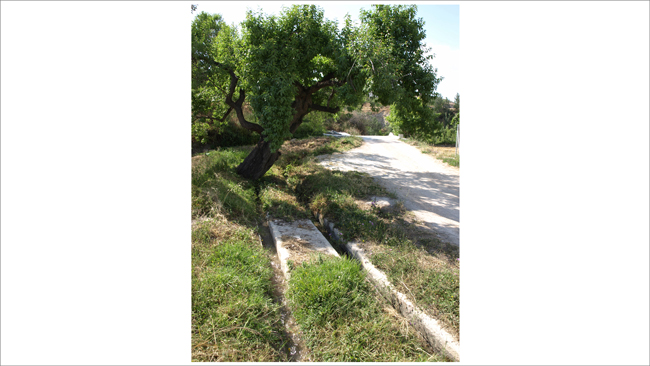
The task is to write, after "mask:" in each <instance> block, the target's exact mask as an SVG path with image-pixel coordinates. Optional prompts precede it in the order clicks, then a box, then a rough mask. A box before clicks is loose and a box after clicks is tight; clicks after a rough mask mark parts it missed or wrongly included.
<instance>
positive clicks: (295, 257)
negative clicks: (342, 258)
mask: <svg viewBox="0 0 650 366" xmlns="http://www.w3.org/2000/svg"><path fill="white" fill-rule="evenodd" d="M269 229H271V236H273V241H274V242H275V248H276V250H277V252H278V258H279V259H280V267H281V268H282V272H284V276H285V278H287V279H289V276H290V273H289V272H290V268H289V265H288V261H292V262H293V263H294V264H295V265H299V264H300V263H302V262H303V261H305V260H308V259H309V258H310V257H311V255H312V254H316V253H321V254H323V255H331V256H335V257H339V254H338V253H337V252H336V250H335V249H334V248H333V247H332V245H331V244H330V243H329V242H328V241H327V239H325V237H324V236H323V234H321V232H320V231H318V229H317V228H316V226H314V223H312V222H311V220H297V221H294V222H286V221H283V220H269Z"/></svg>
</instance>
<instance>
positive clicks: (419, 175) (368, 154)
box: [318, 136, 460, 246]
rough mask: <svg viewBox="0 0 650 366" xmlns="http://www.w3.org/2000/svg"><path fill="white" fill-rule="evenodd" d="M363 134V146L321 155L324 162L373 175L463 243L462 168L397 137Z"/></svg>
mask: <svg viewBox="0 0 650 366" xmlns="http://www.w3.org/2000/svg"><path fill="white" fill-rule="evenodd" d="M361 137H362V138H363V141H364V144H363V145H362V146H361V147H358V148H356V149H353V150H349V151H346V152H344V153H336V154H332V155H322V156H319V157H318V160H319V161H320V164H321V165H323V166H325V167H327V168H329V169H332V170H341V171H349V170H356V171H359V172H365V173H368V174H370V175H371V176H372V177H374V178H375V179H377V181H378V182H380V183H381V184H382V185H383V186H384V187H385V188H386V189H388V190H389V191H392V192H394V193H395V194H396V195H397V197H398V198H399V199H400V200H401V201H402V202H404V207H405V208H406V209H407V210H408V211H411V212H413V214H415V217H416V218H417V219H418V220H420V221H422V222H423V224H424V225H426V226H427V227H429V228H430V229H432V230H433V231H434V232H436V233H437V234H438V235H439V236H440V239H442V240H444V241H447V242H449V243H451V244H454V245H458V246H459V245H460V241H459V226H460V225H459V222H460V220H459V206H458V205H459V169H458V168H456V167H452V166H449V165H447V164H445V163H443V162H442V161H440V160H438V159H436V158H434V157H431V156H429V155H425V154H423V153H421V152H420V150H418V149H417V148H416V147H413V146H411V145H409V144H406V143H404V142H402V141H399V139H398V138H397V137H394V136H361Z"/></svg>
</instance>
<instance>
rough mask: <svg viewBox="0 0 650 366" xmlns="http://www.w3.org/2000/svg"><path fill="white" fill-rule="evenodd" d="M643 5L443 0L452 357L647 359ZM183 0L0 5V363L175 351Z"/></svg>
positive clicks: (184, 304) (183, 186) (185, 39)
mask: <svg viewBox="0 0 650 366" xmlns="http://www.w3.org/2000/svg"><path fill="white" fill-rule="evenodd" d="M648 10H649V8H648V3H647V2H631V3H623V2H592V3H588V2H571V3H567V2H540V3H538V2H524V3H517V2H502V3H483V2H481V3H470V2H462V3H461V13H460V14H461V53H460V60H461V66H460V70H461V75H460V78H461V85H462V91H463V93H462V94H463V123H462V127H461V128H462V135H463V136H462V141H463V150H462V152H463V165H462V168H461V172H462V174H461V192H462V194H461V196H462V199H461V243H462V244H461V261H462V263H463V265H462V271H461V298H462V302H461V319H462V321H461V349H462V354H461V355H462V356H461V359H462V363H463V364H578V363H579V364H648V362H649V360H648V344H649V343H650V342H649V339H648V320H649V319H648V310H649V307H648V288H649V286H648V275H649V270H648V268H649V267H648V256H649V253H648V247H649V237H648V222H649V217H648V207H649V206H648V187H649V185H648V173H649V171H648V166H649V164H648V154H649V148H648V146H649V145H648V144H649V140H648V136H649V130H648V127H649V124H650V123H649V115H648V101H649V99H650V98H649V93H648V90H649V84H648V79H649V75H648V69H649V63H648V54H649V50H648V45H649V44H650V42H649V40H648V34H649V33H650V32H649V28H648V13H649V11H648ZM189 12H190V2H135V3H133V2H92V3H90V2H67V3H49V2H48V3H40V2H4V1H3V2H2V43H1V44H2V60H1V61H2V78H1V79H2V80H1V82H2V91H1V93H2V109H1V112H2V116H1V120H2V124H1V127H2V130H1V132H2V134H1V137H2V141H1V143H2V145H1V148H2V151H1V153H2V181H1V184H2V200H1V201H2V206H1V207H2V212H1V217H2V253H1V254H2V255H1V258H2V273H1V274H2V304H1V305H2V328H1V329H2V345H1V346H2V360H1V361H2V364H189V363H190V321H191V314H190V313H191V298H190V295H191V292H190V274H191V272H190V271H191V262H190V240H191V235H190V173H191V172H190V118H189V117H190V77H191V74H190V63H189V54H190V27H189V25H188V21H187V19H188V16H187V13H189Z"/></svg>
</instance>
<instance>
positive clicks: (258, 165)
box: [237, 137, 280, 180]
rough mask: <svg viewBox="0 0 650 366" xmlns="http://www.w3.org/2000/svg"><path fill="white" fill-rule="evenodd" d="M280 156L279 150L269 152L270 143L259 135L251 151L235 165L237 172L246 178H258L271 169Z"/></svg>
mask: <svg viewBox="0 0 650 366" xmlns="http://www.w3.org/2000/svg"><path fill="white" fill-rule="evenodd" d="M279 157H280V151H276V152H274V153H271V148H270V144H269V143H268V142H266V141H264V138H262V137H260V141H259V142H258V143H257V145H256V146H255V148H254V149H253V151H251V153H250V154H248V156H247V157H246V159H244V161H243V162H242V163H241V164H239V166H238V167H237V174H239V175H240V176H242V177H244V178H246V179H252V180H255V179H259V178H261V177H262V176H263V175H264V174H266V172H267V171H268V170H269V169H271V167H272V166H273V164H274V163H275V161H276V160H278V158H279Z"/></svg>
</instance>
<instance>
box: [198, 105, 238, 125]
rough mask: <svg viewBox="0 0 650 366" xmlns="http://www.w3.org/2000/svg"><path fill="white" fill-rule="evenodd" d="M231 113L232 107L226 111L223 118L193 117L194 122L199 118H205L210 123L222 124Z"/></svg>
mask: <svg viewBox="0 0 650 366" xmlns="http://www.w3.org/2000/svg"><path fill="white" fill-rule="evenodd" d="M231 111H232V107H230V108H228V111H227V112H226V114H224V115H223V117H221V118H216V117H212V116H205V115H196V116H194V120H197V119H199V118H207V119H210V120H212V121H218V122H223V121H225V120H226V118H227V117H228V115H229V114H230V112H231Z"/></svg>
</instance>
